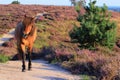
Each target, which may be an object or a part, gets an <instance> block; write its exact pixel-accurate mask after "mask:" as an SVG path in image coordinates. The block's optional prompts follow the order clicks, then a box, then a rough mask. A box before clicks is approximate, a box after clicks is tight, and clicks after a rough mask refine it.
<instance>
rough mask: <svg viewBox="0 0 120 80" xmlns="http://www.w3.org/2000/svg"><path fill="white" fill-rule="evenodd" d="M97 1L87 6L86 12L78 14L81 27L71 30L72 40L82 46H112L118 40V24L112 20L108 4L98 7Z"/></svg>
mask: <svg viewBox="0 0 120 80" xmlns="http://www.w3.org/2000/svg"><path fill="white" fill-rule="evenodd" d="M95 4H96V1H93V2H91V1H90V3H89V5H88V6H85V10H86V12H85V14H84V15H79V16H78V21H79V22H80V27H78V26H75V27H74V28H73V30H72V31H71V32H70V37H71V39H72V41H74V42H76V43H79V44H80V45H79V46H80V47H81V48H89V49H90V48H91V49H92V48H95V47H96V46H97V45H101V46H107V47H108V48H112V47H113V45H114V44H115V40H116V36H115V34H116V24H115V23H114V22H111V21H110V15H109V12H108V11H107V6H106V5H104V6H103V7H98V6H96V5H95Z"/></svg>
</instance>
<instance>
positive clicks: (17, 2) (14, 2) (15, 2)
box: [11, 0, 20, 4]
mask: <svg viewBox="0 0 120 80" xmlns="http://www.w3.org/2000/svg"><path fill="white" fill-rule="evenodd" d="M11 4H20V2H19V1H18V0H17V1H13V2H12V3H11Z"/></svg>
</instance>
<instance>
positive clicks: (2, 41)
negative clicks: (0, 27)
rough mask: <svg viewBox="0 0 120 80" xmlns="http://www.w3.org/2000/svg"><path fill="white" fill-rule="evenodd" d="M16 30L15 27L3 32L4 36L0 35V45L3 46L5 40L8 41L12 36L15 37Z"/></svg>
mask: <svg viewBox="0 0 120 80" xmlns="http://www.w3.org/2000/svg"><path fill="white" fill-rule="evenodd" d="M14 31H15V29H11V30H10V31H9V32H8V33H6V34H3V36H2V37H0V46H1V45H2V44H3V43H4V42H6V41H8V40H9V39H10V38H13V37H14Z"/></svg>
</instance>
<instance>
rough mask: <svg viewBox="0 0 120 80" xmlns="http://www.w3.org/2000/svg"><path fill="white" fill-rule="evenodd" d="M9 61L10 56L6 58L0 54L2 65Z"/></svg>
mask: <svg viewBox="0 0 120 80" xmlns="http://www.w3.org/2000/svg"><path fill="white" fill-rule="evenodd" d="M8 60H9V57H8V56H5V55H3V54H0V63H5V62H7V61H8Z"/></svg>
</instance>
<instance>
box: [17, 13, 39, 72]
mask: <svg viewBox="0 0 120 80" xmlns="http://www.w3.org/2000/svg"><path fill="white" fill-rule="evenodd" d="M34 21H35V18H33V17H28V16H26V15H25V16H24V19H23V21H21V22H19V23H18V24H17V27H16V29H15V38H16V40H17V50H18V53H20V55H21V57H22V72H24V71H25V69H26V67H25V59H26V57H25V56H26V55H25V52H26V51H27V53H28V61H29V62H28V70H31V66H32V64H31V52H32V47H33V43H34V41H35V39H36V36H37V34H36V33H37V28H36V26H35V22H34Z"/></svg>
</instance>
